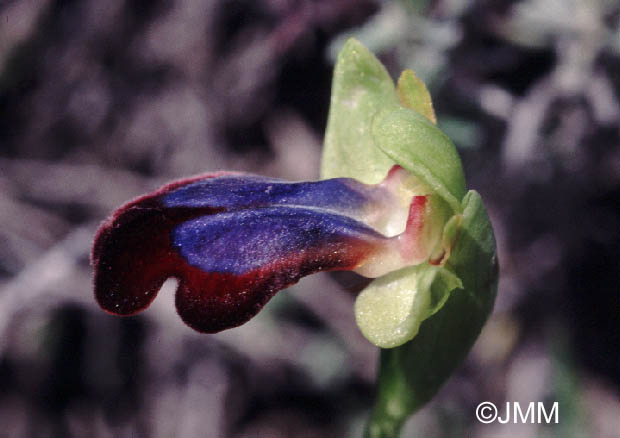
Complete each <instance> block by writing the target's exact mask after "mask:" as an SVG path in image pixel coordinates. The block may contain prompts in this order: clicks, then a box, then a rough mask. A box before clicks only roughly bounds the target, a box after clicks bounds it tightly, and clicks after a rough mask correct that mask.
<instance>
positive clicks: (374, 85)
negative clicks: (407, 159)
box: [321, 38, 398, 184]
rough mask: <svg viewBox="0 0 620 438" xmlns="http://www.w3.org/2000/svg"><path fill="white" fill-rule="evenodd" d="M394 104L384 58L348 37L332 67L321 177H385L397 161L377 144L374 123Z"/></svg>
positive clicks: (372, 180)
mask: <svg viewBox="0 0 620 438" xmlns="http://www.w3.org/2000/svg"><path fill="white" fill-rule="evenodd" d="M396 104H398V96H397V95H396V91H395V88H394V82H393V81H392V78H391V77H390V75H389V73H388V72H387V70H386V69H385V67H384V66H383V64H381V62H380V61H379V60H378V59H377V58H376V57H375V56H374V55H373V54H372V53H370V51H368V49H367V48H366V47H364V46H363V45H362V44H361V43H360V42H359V41H357V40H355V39H352V38H351V39H349V40H348V41H347V42H346V43H345V45H344V47H343V48H342V50H341V51H340V54H339V55H338V61H337V62H336V67H335V68H334V78H333V82H332V93H331V102H330V107H329V116H328V119H327V131H326V134H325V145H324V148H323V157H322V159H321V178H338V177H347V178H355V179H357V180H359V181H362V182H363V183H366V184H376V183H379V182H381V181H382V180H383V178H385V175H386V174H387V173H388V171H389V170H390V168H391V167H392V166H393V165H394V164H395V162H394V160H393V159H391V158H390V157H388V156H387V155H385V154H384V153H383V152H382V151H381V150H380V149H378V148H377V147H376V146H375V144H374V142H373V139H372V136H371V135H370V127H371V124H372V119H373V117H374V116H375V114H377V112H378V111H379V110H380V109H381V108H384V107H385V106H386V105H396Z"/></svg>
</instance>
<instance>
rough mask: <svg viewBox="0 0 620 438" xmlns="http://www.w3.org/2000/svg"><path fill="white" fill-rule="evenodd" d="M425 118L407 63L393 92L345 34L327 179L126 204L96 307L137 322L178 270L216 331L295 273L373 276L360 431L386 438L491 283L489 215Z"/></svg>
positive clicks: (181, 294)
mask: <svg viewBox="0 0 620 438" xmlns="http://www.w3.org/2000/svg"><path fill="white" fill-rule="evenodd" d="M436 123H437V120H436V117H435V113H434V110H433V106H432V102H431V98H430V94H429V92H428V90H427V89H426V86H425V85H424V83H423V82H422V81H421V80H420V79H418V78H417V77H416V76H415V74H414V73H413V72H412V71H411V70H407V71H405V72H404V73H403V74H402V75H401V76H400V78H399V80H398V83H397V85H396V86H395V85H394V83H393V81H392V79H391V78H390V76H389V74H388V72H387V71H386V69H385V67H384V66H383V65H382V64H381V63H380V62H379V61H378V60H377V58H375V57H374V55H373V54H372V53H370V52H369V51H368V50H367V49H366V48H365V47H364V46H362V45H361V44H360V43H359V42H357V41H355V40H353V39H351V40H349V41H347V43H346V44H345V46H344V48H343V49H342V51H341V52H340V55H339V57H338V62H337V64H336V68H335V71H334V80H333V86H332V95H331V105H330V112H329V118H328V124H327V132H326V135H325V148H324V150H323V160H322V167H321V177H322V178H323V180H321V181H314V182H286V181H282V180H278V179H272V178H267V177H262V176H256V175H249V174H244V173H234V172H220V173H214V174H209V175H203V176H198V177H195V178H190V179H185V180H180V181H177V182H173V183H171V184H168V185H166V186H164V187H162V188H161V189H159V190H157V191H155V192H154V193H151V194H148V195H145V196H143V197H140V198H138V199H136V200H134V201H131V202H129V203H128V204H126V205H125V206H123V207H121V208H119V209H118V210H117V211H116V212H115V213H114V214H113V215H112V216H111V217H110V218H109V219H108V220H107V221H105V222H104V223H103V224H102V226H101V227H100V229H99V231H98V233H97V236H96V238H95V243H94V246H93V252H92V262H93V266H94V268H95V277H94V283H95V296H96V299H97V301H98V302H99V304H100V305H101V307H103V309H104V310H106V311H108V312H110V313H113V314H118V315H133V314H135V313H137V312H140V311H141V310H143V309H145V308H146V307H148V305H149V304H150V303H151V302H152V301H153V299H154V298H155V295H156V294H157V291H158V290H159V288H160V287H161V285H162V283H163V282H164V281H165V280H166V279H167V278H168V277H176V278H177V279H178V288H177V292H176V307H177V311H178V313H179V315H180V316H181V318H182V319H183V321H185V322H186V323H187V324H188V325H189V326H191V327H193V328H194V329H196V330H198V331H200V332H205V333H213V332H217V331H220V330H224V329H227V328H231V327H235V326H237V325H240V324H243V323H244V322H245V321H247V320H249V319H250V318H252V317H253V316H254V315H255V314H256V313H257V312H258V311H259V310H260V309H261V308H262V307H263V306H264V305H265V303H266V302H267V301H268V300H269V299H270V298H271V297H272V296H273V295H274V294H275V293H276V292H278V291H279V290H281V289H284V288H286V287H288V286H290V285H292V284H294V283H296V282H297V281H298V280H299V279H300V278H301V277H303V276H305V275H309V274H312V273H315V272H318V271H333V270H350V271H354V272H357V273H358V274H361V275H363V276H366V277H370V278H373V280H372V281H371V282H370V284H369V285H368V286H367V287H366V288H365V289H364V290H363V291H362V292H361V293H360V294H359V295H358V296H357V298H356V302H355V309H354V311H355V318H356V322H357V324H358V326H359V328H360V330H361V332H362V333H363V335H364V336H365V337H366V338H367V339H368V340H369V341H370V342H372V343H374V344H375V345H377V346H379V347H381V359H380V369H379V376H378V394H377V402H376V404H375V407H374V410H373V413H372V415H371V418H370V422H369V423H368V427H367V429H366V436H367V437H370V438H375V437H377V438H378V437H395V436H397V435H398V431H399V430H400V428H401V426H402V424H403V422H404V421H405V419H406V418H407V417H408V416H409V415H410V414H411V413H413V412H414V411H415V410H417V409H419V408H420V407H421V406H422V405H424V403H426V402H427V401H428V400H430V398H431V397H432V396H433V395H434V394H435V393H436V392H437V391H438V389H439V387H440V386H441V385H442V384H443V383H444V382H445V381H446V379H447V378H448V377H449V375H450V374H451V373H452V372H453V370H454V369H455V367H456V366H457V365H458V364H459V363H461V361H462V360H463V358H464V357H465V355H466V354H467V352H468V351H469V349H470V348H471V346H472V345H473V342H474V341H475V339H476V338H477V337H478V334H479V333H480V330H481V329H482V326H483V325H484V323H485V321H486V319H487V318H488V316H489V314H490V312H491V310H492V308H493V303H494V300H495V294H496V290H497V278H498V263H497V257H496V249H495V238H494V235H493V229H492V227H491V223H490V221H489V218H488V215H487V212H486V210H485V208H484V205H483V203H482V200H481V197H480V195H479V194H478V193H477V192H475V191H473V190H470V191H467V190H466V186H465V176H464V173H463V168H462V166H461V161H460V158H459V156H458V153H457V152H456V149H455V147H454V145H453V144H452V142H451V141H450V139H449V138H448V137H447V136H446V135H445V134H444V133H443V132H442V131H441V130H440V129H439V128H438V127H437V126H436Z"/></svg>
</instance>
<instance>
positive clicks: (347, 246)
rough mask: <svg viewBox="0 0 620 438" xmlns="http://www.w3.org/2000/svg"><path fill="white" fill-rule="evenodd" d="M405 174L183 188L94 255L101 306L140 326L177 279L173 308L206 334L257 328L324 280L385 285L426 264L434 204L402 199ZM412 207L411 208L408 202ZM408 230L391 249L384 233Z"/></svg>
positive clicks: (124, 226) (251, 179) (107, 234)
mask: <svg viewBox="0 0 620 438" xmlns="http://www.w3.org/2000/svg"><path fill="white" fill-rule="evenodd" d="M403 173H404V171H403V170H402V169H400V170H399V169H395V170H393V171H392V172H390V174H389V175H388V177H387V178H386V180H385V181H384V182H383V183H381V184H377V185H365V184H362V183H360V182H358V181H356V180H353V179H346V178H337V179H332V180H324V181H318V182H307V183H288V182H286V181H282V180H276V179H271V178H264V177H260V176H254V175H248V174H239V173H218V174H212V175H203V176H200V177H196V178H192V179H189V180H181V181H178V182H175V183H172V184H169V185H167V186H164V187H163V188H162V189H160V190H158V191H156V192H154V193H152V194H150V195H146V196H143V197H141V198H138V199H137V200H135V201H132V202H130V203H128V204H127V205H125V206H123V207H121V208H120V209H119V210H117V211H116V212H115V213H114V214H113V216H112V217H111V218H110V219H109V220H107V221H106V222H104V223H103V225H102V226H101V227H100V229H99V231H98V233H97V236H96V238H95V243H94V246H93V254H92V263H93V266H94V268H95V277H94V283H95V284H94V286H95V296H96V299H97V301H98V302H99V304H100V305H101V307H102V308H103V309H104V310H106V311H108V312H110V313H113V314H118V315H132V314H135V313H137V312H139V311H141V310H143V309H144V308H146V307H148V305H149V304H150V303H151V302H152V300H153V299H154V298H155V296H156V294H157V292H158V290H159V288H160V287H161V285H162V284H163V282H164V281H165V280H166V279H167V278H169V277H176V278H177V279H178V280H179V284H178V290H177V294H176V307H177V311H178V312H179V315H180V316H181V318H182V319H183V320H184V321H185V322H186V323H187V324H188V325H190V326H191V327H193V328H194V329H196V330H198V331H200V332H209V333H212V332H217V331H220V330H223V329H226V328H230V327H234V326H237V325H240V324H242V323H244V322H245V321H247V320H248V319H250V318H251V317H252V316H254V315H255V314H256V313H257V312H258V311H259V310H260V309H261V308H262V306H263V305H264V304H265V303H266V302H267V301H268V300H269V299H270V298H271V297H272V296H273V295H274V294H275V293H276V292H277V291H279V290H281V289H283V288H285V287H287V286H290V285H292V284H294V283H296V282H297V281H298V280H299V279H300V278H301V277H303V276H305V275H309V274H312V273H314V272H317V271H327V270H354V271H356V272H358V273H361V274H362V275H367V276H378V275H383V274H384V273H386V272H390V271H392V270H395V269H399V268H400V267H403V266H407V265H412V264H417V263H420V262H421V261H423V260H424V259H426V258H428V255H429V254H430V251H431V249H430V248H427V247H426V246H428V239H427V237H426V234H428V226H427V225H428V224H429V223H432V221H428V220H427V216H428V215H429V214H431V213H432V211H431V210H429V209H428V208H427V206H428V202H427V198H428V196H426V195H418V196H415V197H412V198H413V202H410V205H403V204H406V203H407V202H406V196H405V198H403V193H401V192H397V190H401V191H402V179H403V178H405V176H406V175H404V174H403ZM410 201H411V199H410ZM394 217H395V218H397V220H402V218H407V217H409V219H408V220H407V221H406V229H405V230H404V232H403V233H401V234H400V235H396V236H393V237H388V236H386V235H384V234H382V232H381V231H382V230H381V227H382V226H385V224H386V223H389V222H394Z"/></svg>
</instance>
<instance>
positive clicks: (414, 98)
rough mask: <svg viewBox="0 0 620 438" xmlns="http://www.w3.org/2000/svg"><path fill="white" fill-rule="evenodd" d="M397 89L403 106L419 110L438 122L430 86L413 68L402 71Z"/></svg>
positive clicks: (432, 120)
mask: <svg viewBox="0 0 620 438" xmlns="http://www.w3.org/2000/svg"><path fill="white" fill-rule="evenodd" d="M396 91H397V93H398V97H399V98H400V103H401V104H402V105H403V106H405V107H407V108H409V109H412V110H414V111H417V112H419V113H420V114H422V115H423V116H425V117H426V118H427V119H428V120H430V121H431V122H433V124H437V117H436V116H435V110H434V109H433V101H432V99H431V95H430V93H429V92H428V88H426V84H425V83H424V82H422V81H421V80H420V78H418V77H417V76H416V75H415V73H414V72H413V70H405V71H404V72H402V73H401V75H400V77H399V78H398V85H397V87H396Z"/></svg>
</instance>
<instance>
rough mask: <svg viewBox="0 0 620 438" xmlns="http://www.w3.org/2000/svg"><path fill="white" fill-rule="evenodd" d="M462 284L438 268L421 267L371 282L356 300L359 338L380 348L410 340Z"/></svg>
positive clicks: (450, 274) (426, 264) (391, 274)
mask: <svg viewBox="0 0 620 438" xmlns="http://www.w3.org/2000/svg"><path fill="white" fill-rule="evenodd" d="M460 287H462V283H461V280H460V279H459V278H458V277H457V276H456V275H454V274H453V273H452V272H450V271H448V270H447V269H445V268H443V267H440V266H431V265H429V264H428V263H424V264H422V265H418V266H410V267H408V268H404V269H400V270H398V271H395V272H391V273H389V274H387V275H384V276H382V277H379V278H377V279H375V280H373V281H372V282H371V283H370V284H369V285H368V286H367V287H366V288H365V289H364V290H363V291H362V292H361V293H360V294H359V295H358V296H357V299H356V300H355V320H356V322H357V325H358V327H359V328H360V330H361V331H362V334H363V335H364V336H365V337H366V338H367V339H368V340H369V341H370V342H372V343H373V344H375V345H376V346H378V347H381V348H393V347H397V346H399V345H402V344H404V343H405V342H407V341H409V340H411V339H413V337H415V335H416V334H417V333H418V330H419V328H420V324H421V323H422V321H424V320H425V319H427V318H428V317H430V316H431V315H433V314H434V313H435V312H437V311H438V310H439V309H440V308H441V307H442V306H443V305H444V303H445V302H446V300H447V299H448V297H449V295H450V292H451V291H452V290H454V289H456V288H460Z"/></svg>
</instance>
